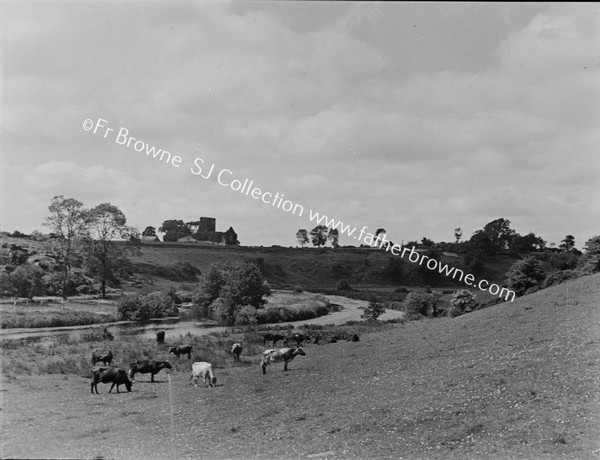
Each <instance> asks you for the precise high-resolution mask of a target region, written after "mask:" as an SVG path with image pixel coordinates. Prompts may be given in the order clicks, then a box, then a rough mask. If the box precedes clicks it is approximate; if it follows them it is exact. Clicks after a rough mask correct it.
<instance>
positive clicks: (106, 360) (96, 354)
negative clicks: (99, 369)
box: [92, 348, 113, 366]
mask: <svg viewBox="0 0 600 460" xmlns="http://www.w3.org/2000/svg"><path fill="white" fill-rule="evenodd" d="M112 359H113V354H112V351H110V350H108V352H107V353H104V352H102V351H99V350H98V349H97V348H96V349H95V350H94V351H92V365H95V364H96V363H97V362H98V361H102V363H103V364H104V365H105V366H107V365H110V363H112Z"/></svg>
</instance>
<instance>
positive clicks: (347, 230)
mask: <svg viewBox="0 0 600 460" xmlns="http://www.w3.org/2000/svg"><path fill="white" fill-rule="evenodd" d="M83 129H84V131H88V132H91V133H92V134H98V135H100V136H102V137H103V138H104V139H107V138H108V139H111V138H112V139H113V140H114V142H115V143H116V144H119V145H121V146H123V147H125V148H127V149H133V150H134V151H135V152H138V153H141V154H145V156H146V157H147V158H149V159H153V160H156V161H159V162H161V163H162V164H165V165H167V166H170V167H173V168H178V169H179V168H180V167H181V166H183V165H184V164H186V163H187V162H186V160H185V159H184V158H183V157H182V156H181V155H174V154H172V153H171V152H170V151H168V150H164V149H161V148H158V147H156V146H154V145H151V144H149V143H147V142H145V141H144V140H142V139H140V138H137V137H133V136H132V135H131V134H130V131H129V129H127V128H125V127H123V126H121V127H119V128H118V129H117V127H114V128H113V127H110V126H109V122H108V121H107V120H105V119H103V118H98V119H97V120H92V119H91V118H88V119H86V120H84V121H83ZM191 163H192V166H191V167H190V168H189V170H190V172H191V173H192V174H193V175H194V176H197V177H199V178H201V179H205V180H208V179H212V180H216V181H217V183H218V184H219V185H221V186H222V187H226V188H229V189H231V190H232V191H234V192H236V193H240V194H242V195H245V196H249V197H250V198H252V199H254V200H257V201H262V202H263V203H264V204H266V205H268V206H272V207H274V208H277V209H281V210H282V211H284V212H287V213H291V214H294V215H296V216H298V217H302V216H304V206H302V205H301V204H299V203H294V202H292V201H290V200H288V199H285V195H284V194H283V193H279V192H275V193H274V192H270V191H267V190H264V189H263V188H261V187H258V186H256V185H255V183H254V181H253V180H252V179H250V178H247V177H246V178H242V179H240V178H238V177H236V175H235V174H234V172H233V171H232V170H230V169H226V168H225V169H218V168H217V167H216V165H215V164H214V163H212V164H210V165H207V164H206V163H205V161H204V159H202V158H194V160H193V161H192V162H191ZM188 164H189V163H188ZM308 214H309V216H308V217H309V219H310V221H311V222H313V223H316V224H317V225H323V226H325V227H327V228H329V229H335V230H337V231H338V233H339V234H341V235H346V236H348V237H350V238H354V239H355V240H357V241H360V242H362V243H363V244H366V245H368V246H370V247H374V248H379V249H383V250H385V251H386V252H390V253H391V254H392V255H395V256H400V257H403V258H404V257H406V253H407V252H408V251H410V252H408V260H409V261H410V262H413V263H418V264H419V265H422V266H425V267H427V268H428V269H429V270H434V271H439V273H441V274H444V275H446V276H448V277H450V278H452V279H457V277H458V279H459V280H460V281H461V282H464V283H465V284H466V285H468V286H476V287H477V288H479V289H481V290H482V291H488V292H490V294H493V295H498V296H499V297H503V296H504V298H505V299H506V300H509V299H510V300H511V301H513V300H514V299H515V297H516V295H515V293H514V292H513V291H509V290H508V289H506V288H503V287H500V286H498V285H497V284H490V283H489V282H488V281H486V280H481V281H479V282H478V283H475V277H474V276H473V275H471V274H467V275H465V273H464V272H463V271H462V270H460V269H458V268H456V267H450V266H449V265H446V264H443V263H441V262H439V261H438V260H436V259H433V258H430V257H428V256H426V255H425V254H420V253H419V252H418V251H416V250H415V248H414V247H411V248H408V247H402V246H399V245H397V244H392V243H391V242H390V241H387V240H386V237H385V234H383V236H381V235H377V236H376V235H373V234H372V233H370V232H368V231H367V230H368V228H367V227H366V226H364V227H362V228H361V229H360V231H359V230H358V228H357V227H352V226H351V225H347V224H344V223H343V222H342V221H339V220H336V219H335V218H329V217H328V216H326V215H324V214H320V213H319V212H317V211H314V210H312V209H309V212H308ZM357 232H358V233H357Z"/></svg>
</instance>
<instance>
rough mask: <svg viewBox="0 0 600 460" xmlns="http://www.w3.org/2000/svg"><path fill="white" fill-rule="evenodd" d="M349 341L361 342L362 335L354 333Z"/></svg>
mask: <svg viewBox="0 0 600 460" xmlns="http://www.w3.org/2000/svg"><path fill="white" fill-rule="evenodd" d="M348 342H360V337H359V336H358V334H352V337H349V338H348Z"/></svg>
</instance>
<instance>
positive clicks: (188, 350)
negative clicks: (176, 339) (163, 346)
mask: <svg viewBox="0 0 600 460" xmlns="http://www.w3.org/2000/svg"><path fill="white" fill-rule="evenodd" d="M169 353H173V354H174V355H175V356H177V357H178V358H179V355H188V359H190V358H191V357H192V346H191V345H179V346H177V347H171V348H169Z"/></svg>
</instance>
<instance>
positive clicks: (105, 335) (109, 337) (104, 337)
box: [102, 327, 115, 340]
mask: <svg viewBox="0 0 600 460" xmlns="http://www.w3.org/2000/svg"><path fill="white" fill-rule="evenodd" d="M114 339H115V336H114V335H112V334H111V333H110V331H109V330H108V328H106V327H105V328H104V329H103V330H102V340H114Z"/></svg>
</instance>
